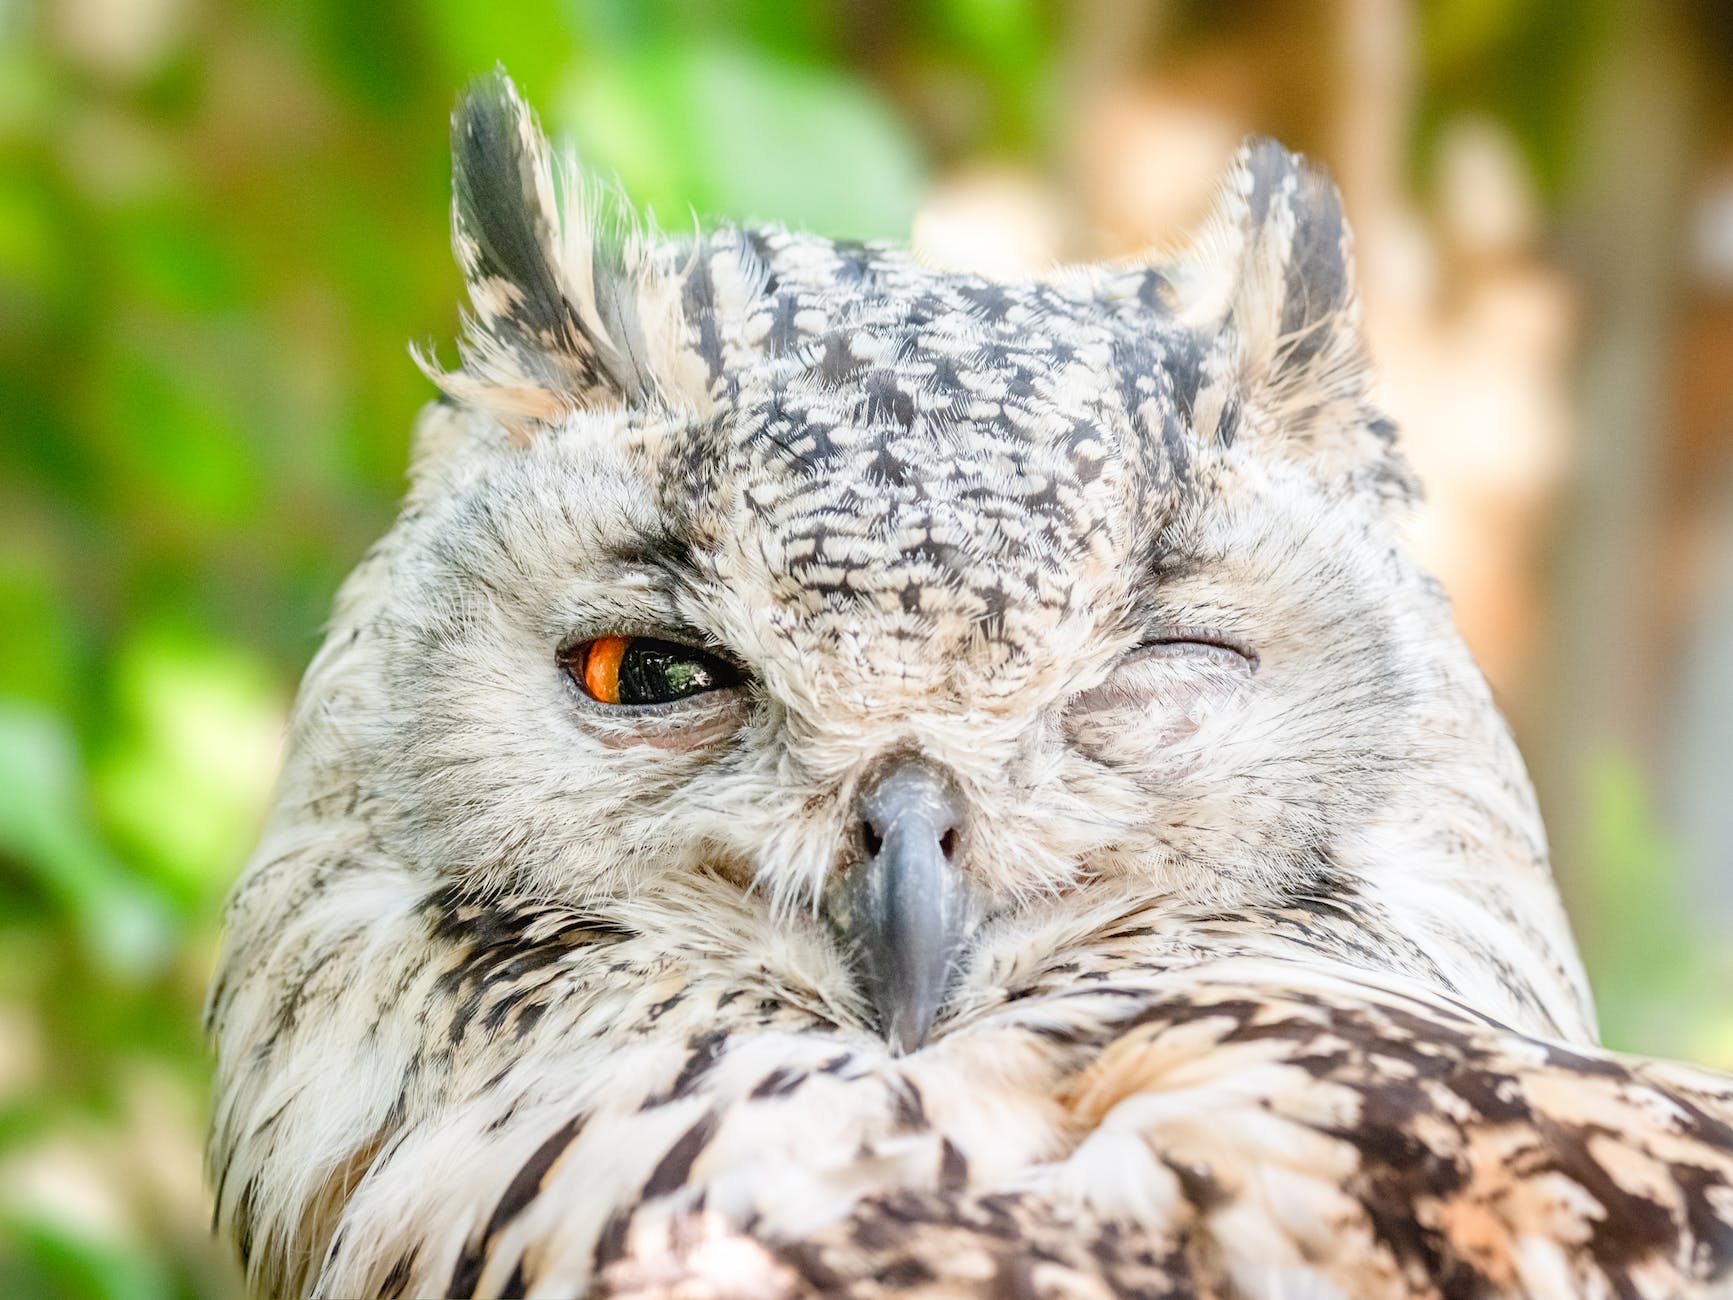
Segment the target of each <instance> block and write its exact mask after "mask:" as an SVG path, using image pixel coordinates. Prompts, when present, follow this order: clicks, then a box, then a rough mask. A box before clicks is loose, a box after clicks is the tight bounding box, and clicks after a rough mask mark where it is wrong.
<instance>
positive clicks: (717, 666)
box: [620, 638, 731, 704]
mask: <svg viewBox="0 0 1733 1300" xmlns="http://www.w3.org/2000/svg"><path fill="white" fill-rule="evenodd" d="M730 680H731V675H730V674H729V673H728V671H727V669H726V667H725V665H723V664H721V663H720V662H718V661H717V660H715V659H712V658H711V657H710V656H709V655H706V654H703V653H701V652H699V651H697V650H694V649H692V647H691V646H683V645H674V644H673V643H671V642H668V641H652V640H650V639H648V638H641V639H639V640H636V641H633V642H632V644H631V645H630V646H628V647H627V648H626V653H625V654H624V655H622V656H621V658H620V703H621V704H666V703H667V702H668V701H670V700H682V699H685V698H686V697H687V696H688V695H697V694H698V693H699V692H700V691H712V690H715V689H716V688H717V687H718V686H726V685H728V684H729V682H730Z"/></svg>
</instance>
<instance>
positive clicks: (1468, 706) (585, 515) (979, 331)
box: [210, 78, 1733, 1297]
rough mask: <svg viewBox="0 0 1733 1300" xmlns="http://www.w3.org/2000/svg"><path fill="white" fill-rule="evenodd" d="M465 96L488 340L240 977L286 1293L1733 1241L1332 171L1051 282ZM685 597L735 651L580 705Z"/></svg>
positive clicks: (1101, 1279) (343, 683) (390, 549)
mask: <svg viewBox="0 0 1733 1300" xmlns="http://www.w3.org/2000/svg"><path fill="white" fill-rule="evenodd" d="M455 139H456V149H455V161H456V171H457V180H456V195H457V200H456V207H455V219H454V239H455V243H456V246H457V250H458V256H459V260H460V262H461V264H462V266H463V269H464V271H465V274H466V277H467V279H468V281H469V285H470V296H471V309H472V316H471V319H470V321H469V323H468V329H469V333H468V338H467V339H466V342H465V344H464V348H463V367H462V369H461V370H459V371H457V372H455V373H453V374H450V375H443V376H440V377H439V379H440V382H441V385H442V387H443V388H444V390H445V392H446V394H447V397H446V399H445V400H444V401H443V402H441V403H439V404H437V405H435V406H433V407H431V408H430V409H429V411H428V412H427V414H426V415H425V416H424V417H423V420H422V425H421V429H420V431H419V435H418V439H417V452H416V462H415V466H414V469H413V472H412V484H411V488H410V492H409V495H408V499H407V501H406V504H405V507H404V511H403V514H402V515H401V517H400V518H399V520H398V521H397V523H396V524H395V526H394V527H393V528H392V530H391V532H390V533H389V534H388V535H387V537H386V538H385V539H384V540H383V541H382V542H381V543H380V544H379V545H378V546H377V547H376V548H375V549H374V551H373V552H372V553H370V555H369V556H368V557H367V559H366V560H364V561H363V563H362V564H361V566H360V567H359V569H358V570H357V571H356V573H355V575H354V576H353V577H352V578H351V579H350V581H349V583H348V584H347V585H346V586H345V588H344V591H343V593H342V595H341V596H340V597H339V600H338V604H337V609H336V612H335V615H334V617H333V620H332V625H331V629H330V632H329V636H328V639H327V642H326V644H325V647H324V648H323V649H322V651H321V652H320V654H319V656H318V658H317V659H316V660H315V662H314V664H313V666H312V668H311V669H310V670H309V673H308V676H307V680H306V682H305V684H304V686H303V689H302V695H301V700H300V704H299V706H298V710H297V716H296V721H295V726H294V732H293V736H292V744H291V753H290V758H289V762H288V767H287V770H286V773H285V776H284V780H283V785H282V789H281V793H280V795H279V798H278V804H277V808H276V811H275V814H274V816H273V819H272V822H271V825H270V826H269V828H268V829H267V832H266V834H265V837H264V840H263V842H262V844H261V845H260V848H259V850H258V853H257V855H256V856H255V859H254V861H253V863H252V865H251V866H250V867H249V869H248V871H247V874H246V875H245V877H244V878H243V880H242V881H241V883H240V885H239V886H238V887H237V890H236V892H235V895H234V898H233V900H232V902H231V905H230V913H229V936H228V942H227V946H226V949H225V952H224V957H223V961H222V965H221V968H220V970H219V973H218V977H217V981H216V985H215V987H214V989H213V993H212V999H211V1011H210V1022H211V1027H212V1033H213V1036H214V1038H215V1040H216V1043H217V1047H218V1052H219V1057H220V1066H219V1078H218V1104H217V1114H216V1123H215V1130H214V1136H213V1142H212V1163H213V1168H214V1171H215V1174H216V1178H217V1185H218V1186H217V1214H218V1218H219V1221H220V1222H221V1223H222V1224H223V1225H224V1226H225V1227H226V1229H227V1230H228V1231H230V1232H231V1233H232V1234H233V1235H234V1236H235V1238H236V1240H237V1242H238V1243H239V1245H240V1248H241V1251H242V1253H243V1255H244V1256H245V1257H246V1259H247V1263H248V1270H249V1276H250V1278H251V1279H252V1283H253V1285H254V1286H255V1288H256V1289H257V1290H258V1291H260V1292H261V1293H266V1294H316V1295H321V1296H361V1295H368V1296H372V1295H397V1296H408V1295H433V1294H463V1295H468V1294H476V1295H495V1296H504V1295H536V1296H573V1295H578V1294H582V1293H585V1292H586V1290H591V1289H593V1290H594V1291H595V1292H596V1293H598V1294H607V1293H612V1294H616V1295H622V1296H624V1295H634V1296H643V1297H647V1296H651V1295H666V1296H673V1295H691V1296H699V1295H706V1296H720V1295H725V1294H737V1295H758V1294H767V1295H775V1294H782V1295H789V1296H795V1295H809V1294H834V1295H858V1296H870V1295H887V1296H889V1295H923V1294H924V1295H951V1294H964V1295H967V1294H980V1295H1000V1294H1007V1295H1077V1296H1091V1295H1108V1294H1147V1295H1211V1296H1215V1295H1219V1296H1230V1295H1245V1296H1256V1295H1320V1296H1322V1295H1347V1296H1360V1295H1365V1296H1382V1295H1392V1296H1430V1295H1483V1294H1485V1295H1499V1294H1503V1295H1537V1296H1550V1295H1558V1296H1565V1295H1578V1294H1582V1295H1608V1296H1613V1295H1641V1296H1670V1295H1681V1294H1684V1295H1689V1294H1709V1293H1713V1289H1714V1288H1716V1287H1720V1288H1722V1289H1725V1288H1726V1287H1727V1286H1728V1285H1729V1283H1728V1281H1727V1279H1728V1277H1729V1269H1730V1268H1733V1130H1730V1129H1729V1123H1730V1122H1733V1095H1730V1092H1729V1087H1730V1085H1729V1084H1728V1083H1727V1081H1725V1080H1720V1079H1716V1078H1712V1077H1709V1076H1707V1075H1703V1074H1700V1073H1696V1072H1692V1071H1690V1070H1687V1069H1684V1068H1683V1067H1675V1066H1666V1065H1661V1064H1656V1063H1645V1062H1632V1061H1627V1060H1622V1059H1620V1058H1615V1057H1612V1056H1610V1055H1608V1054H1606V1053H1604V1052H1602V1051H1600V1050H1599V1049H1598V1048H1597V1047H1596V1046H1595V1045H1594V1029H1593V1021H1592V1013H1591V1010H1590V1008H1589V1003H1588V998H1587V993H1586V989H1585V986H1584V983H1583V979H1582V974H1581V970H1580V967H1579V964H1578V962H1577V958H1576V954H1575V951H1574V947H1573V945H1572V942H1571V939H1570V936H1569V933H1568V929H1567V928H1566V925H1565V922H1564V918H1563V914H1562V911H1561V909H1560V908H1559V905H1558V900H1557V898H1556V895H1555V893H1554V890H1553V887H1552V883H1551V880H1550V876H1549V873H1548V869H1547V865H1546V855H1545V844H1544V837H1543V834H1542V831H1541V828H1540V825H1539V821H1538V818H1537V815H1536V813H1535V809H1534V806H1533V800H1532V796H1531V794H1530V791H1529V787H1528V783H1527V780H1526V777H1525V776H1524V774H1523V770H1522V766H1521V762H1520V759H1519V758H1518V757H1517V755H1516V752H1515V749H1514V747H1513V746H1512V744H1511V742H1510V739H1509V737H1508V734H1507V733H1506V731H1505V729H1504V727H1503V724H1502V722H1501V721H1500V720H1499V718H1498V716H1497V714H1496V712H1495V710H1494V709H1493V706H1492V703H1491V701H1490V699H1489V697H1488V695H1487V692H1486V689H1485V686H1484V683H1483V682H1482V681H1481V679H1480V677H1479V675H1478V673H1477V672H1476V671H1475V670H1474V667H1473V665H1472V663H1471V661H1470V660H1469V658H1468V656H1467V653H1466V651H1465V650H1464V648H1463V647H1462V645H1461V642H1460V640H1459V639H1458V637H1457V636H1456V633H1455V631H1454V629H1453V627H1452V625H1451V622H1450V616H1449V611H1448V608H1447V606H1446V603H1445V601H1444V599H1443V597H1442V595H1441V593H1440V592H1439V590H1438V588H1437V585H1436V584H1435V583H1434V582H1433V581H1432V580H1431V579H1430V578H1429V577H1428V576H1427V575H1426V574H1425V573H1424V572H1423V571H1422V570H1420V569H1419V567H1418V566H1417V564H1416V563H1415V561H1414V560H1413V559H1412V558H1411V557H1410V556H1409V555H1408V553H1407V551H1406V549H1405V548H1404V546H1403V544H1402V540H1401V525H1402V518H1403V514H1404V511H1405V508H1406V507H1407V505H1408V503H1409V501H1410V499H1411V497H1412V495H1413V484H1412V480H1411V477H1410V475H1409V473H1408V471H1407V469H1406V468H1405V466H1404V464H1403V462H1402V460H1401V458H1400V455H1399V453H1398V452H1397V450H1396V447H1395V443H1394V431H1393V430H1392V428H1391V426H1390V425H1389V423H1388V422H1387V421H1385V420H1383V419H1382V417H1381V416H1380V415H1379V414H1378V413H1377V411H1376V409H1375V407H1374V405H1373V403H1372V401H1371V399H1370V396H1369V391H1368V387H1369V381H1368V378H1367V375H1366V371H1365V365H1364V359H1363V356H1362V353H1361V350H1360V344H1359V336H1358V324H1357V317H1356V309H1355V305H1354V297H1353V293H1352V287H1351V277H1350V271H1349V260H1348V236H1347V230H1346V227H1345V225H1344V224H1343V222H1342V219H1341V214H1340V211H1339V208H1338V204H1337V200H1336V197H1335V192H1334V190H1333V189H1332V188H1331V186H1330V185H1329V183H1328V182H1327V181H1326V180H1324V179H1323V178H1321V177H1320V176H1319V175H1318V174H1317V173H1315V172H1314V171H1312V170H1310V169H1308V168H1307V167H1306V166H1305V165H1304V164H1302V163H1301V162H1300V161H1299V160H1298V159H1296V158H1294V157H1293V156H1292V155H1290V154H1288V153H1286V152H1285V151H1283V150H1281V149H1280V148H1279V147H1277V146H1275V145H1273V144H1269V143H1254V144H1252V145H1249V146H1248V147H1247V148H1246V149H1245V150H1244V151H1242V153H1241V155H1240V157H1239V159H1238V160H1237V161H1236V164H1235V167H1234V170H1233V172H1232V174H1231V176H1230V179H1229V182H1228V184H1227V186H1226V188H1225V190H1224V194H1223V198H1222V200H1221V203H1220V206H1219V211H1218V214H1217V217H1216V219H1215V221H1214V222H1213V224H1212V225H1211V227H1210V228H1209V230H1208V231H1207V232H1206V233H1205V234H1204V235H1203V236H1201V237H1200V238H1199V240H1198V241H1197V243H1196V245H1195V246H1194V247H1193V249H1192V250H1191V251H1190V252H1188V253H1187V254H1186V255H1184V256H1183V257H1181V258H1179V259H1177V260H1176V261H1174V262H1172V263H1168V264H1163V265H1154V266H1116V267H1103V268H1080V269H1073V270H1066V271H1061V272H1057V273H1055V274H1054V275H1053V276H1052V277H1049V278H1048V279H1046V280H1043V281H1041V282H1038V283H1033V284H1025V285H1000V284H993V283H989V282H987V281H983V280H979V279H975V278H971V277H965V276H953V275H946V274H943V273H939V272H936V271H932V270H929V269H927V268H924V267H922V266H920V265H919V264H917V263H915V262H914V261H912V260H911V259H910V258H909V257H908V255H907V254H906V253H903V252H901V251H899V250H897V249H895V248H891V247H887V246H877V245H870V246H861V245H849V244H838V243H833V242H831V241H827V240H823V239H820V238H817V237H814V236H809V235H802V234H791V233H788V232H785V231H780V230H774V229H750V230H741V229H720V230H716V231H712V232H709V233H707V234H704V235H702V236H700V237H694V238H690V239H686V240H671V239H658V238H655V237H652V236H650V235H648V234H644V233H642V232H634V231H633V230H632V228H631V226H630V224H629V223H627V222H624V221H623V220H619V219H603V218H600V217H598V216H597V215H596V213H597V212H598V211H599V210H600V209H599V208H598V206H597V205H596V204H595V203H594V202H593V201H590V200H588V199H586V197H585V195H586V191H585V187H584V186H583V185H582V184H581V183H580V182H579V181H578V180H577V179H576V176H577V173H576V172H575V171H574V170H571V169H569V168H567V169H563V170H562V169H560V168H557V167H556V166H555V165H554V163H553V162H552V160H551V159H550V156H549V153H548V149H547V146H546V144H545V142H544V141H543V139H542V137H541V135H540V133H539V131H538V130H537V129H536V127H535V124H534V121H533V119H532V118H531V117H530V115H529V114H528V112H527V110H525V109H524V108H523V107H522V105H521V104H520V103H519V102H518V101H517V99H516V97H515V95H514V94H513V93H512V92H511V90H510V87H509V84H508V83H505V82H504V80H503V78H501V79H496V80H494V81H490V82H487V83H484V84H483V85H481V86H479V87H478V88H477V89H476V90H475V91H473V92H472V93H471V95H470V97H469V98H468V99H466V101H465V103H464V105H463V106H462V107H461V108H460V110H459V113H458V116H457V120H456V123H455ZM627 637H638V638H645V637H648V638H656V639H657V641H658V643H659V644H668V643H676V644H678V645H684V646H688V647H692V648H693V649H692V653H693V654H694V655H702V656H709V657H708V658H705V659H703V660H702V662H703V663H709V664H711V665H712V666H714V667H715V669H716V676H715V680H714V682H711V680H710V679H709V678H706V679H704V685H705V686H706V689H698V690H694V691H693V692H692V693H690V694H689V695H685V696H682V697H681V698H678V699H669V700H667V701H666V702H662V703H653V704H643V705H633V706H631V707H615V706H614V705H613V704H610V703H608V702H606V701H604V700H602V699H601V698H600V697H598V696H596V695H595V694H594V692H593V691H591V692H590V693H589V694H586V690H587V687H586V683H587V682H588V678H587V677H586V676H585V673H584V672H579V673H577V674H576V675H574V673H573V671H572V663H573V655H574V653H578V652H580V651H581V650H582V647H584V646H587V645H591V644H593V643H595V642H596V639H598V638H601V639H604V640H606V639H609V638H612V639H613V640H614V641H619V640H620V639H621V638H627ZM574 647H575V648H576V649H574ZM695 662H696V661H695ZM586 671H587V670H586ZM711 685H714V687H715V688H714V689H708V687H709V686H711ZM911 828H912V829H911ZM910 882H913V884H911V883H910ZM915 886H918V888H916V887H915Z"/></svg>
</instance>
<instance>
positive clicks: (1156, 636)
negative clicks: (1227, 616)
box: [1132, 624, 1259, 672]
mask: <svg viewBox="0 0 1733 1300" xmlns="http://www.w3.org/2000/svg"><path fill="white" fill-rule="evenodd" d="M1184 645H1199V646H1211V647H1213V648H1214V649H1217V650H1225V651H1227V652H1228V653H1230V654H1236V655H1238V656H1239V657H1240V658H1241V659H1244V660H1245V661H1246V664H1247V666H1248V667H1249V668H1251V669H1252V671H1254V672H1256V671H1257V667H1258V663H1259V656H1258V652H1257V651H1256V650H1254V649H1252V647H1251V646H1249V645H1247V644H1246V643H1245V642H1244V641H1242V640H1240V639H1239V638H1238V637H1236V636H1232V635H1230V634H1228V633H1226V632H1223V631H1222V630H1221V629H1220V628H1214V627H1201V626H1193V625H1190V624H1181V625H1179V626H1175V627H1164V628H1161V629H1159V630H1158V631H1156V632H1154V633H1152V634H1151V635H1149V636H1146V637H1145V638H1144V639H1143V640H1142V641H1140V642H1139V643H1138V644H1137V646H1136V647H1135V649H1134V650H1133V651H1132V653H1133V654H1135V653H1136V652H1137V651H1138V650H1144V649H1150V648H1153V647H1157V646H1184Z"/></svg>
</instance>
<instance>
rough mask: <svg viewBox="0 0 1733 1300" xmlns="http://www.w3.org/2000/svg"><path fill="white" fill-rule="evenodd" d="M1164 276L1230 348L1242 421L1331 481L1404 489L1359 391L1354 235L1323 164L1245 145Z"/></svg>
mask: <svg viewBox="0 0 1733 1300" xmlns="http://www.w3.org/2000/svg"><path fill="white" fill-rule="evenodd" d="M1169 278H1170V281H1171V283H1172V287H1173V290H1174V292H1175V295H1176V297H1177V299H1178V301H1177V303H1176V306H1177V309H1178V311H1179V313H1180V315H1181V316H1182V318H1183V319H1185V320H1187V321H1188V323H1190V324H1191V325H1192V326H1193V327H1194V328H1196V329H1198V330H1199V331H1200V332H1202V333H1211V334H1214V335H1215V336H1216V338H1217V341H1218V344H1219V345H1220V346H1221V347H1222V348H1223V349H1225V350H1226V352H1227V353H1228V364H1227V366H1226V367H1225V368H1226V369H1227V370H1228V371H1229V372H1230V373H1231V375H1232V379H1233V382H1234V385H1235V387H1236V388H1237V390H1238V392H1239V394H1240V396H1241V397H1242V398H1243V400H1244V403H1245V406H1246V409H1247V411H1248V413H1249V414H1251V415H1252V417H1253V419H1252V421H1251V422H1250V423H1252V424H1253V425H1254V426H1257V427H1258V428H1261V430H1262V432H1263V433H1264V435H1265V436H1266V437H1267V438H1270V439H1272V440H1273V441H1275V442H1276V443H1278V444H1279V445H1280V446H1281V448H1282V449H1283V450H1284V451H1285V452H1286V453H1287V454H1289V455H1293V456H1296V457H1297V458H1299V457H1303V458H1306V459H1310V460H1314V461H1317V462H1320V463H1321V466H1320V467H1322V468H1325V469H1326V470H1327V472H1329V473H1331V474H1332V475H1334V474H1345V475H1347V476H1349V477H1351V478H1352V479H1354V480H1355V481H1357V482H1358V481H1364V480H1367V479H1370V480H1371V481H1373V482H1374V483H1375V484H1376V486H1377V488H1378V490H1379V491H1380V493H1381V494H1384V495H1396V496H1401V497H1407V496H1408V495H1410V494H1411V493H1412V490H1413V488H1412V480H1411V478H1410V476H1409V472H1408V470H1407V467H1406V466H1405V465H1404V464H1403V462H1402V460H1401V457H1400V456H1399V454H1398V453H1397V452H1396V450H1395V447H1394V445H1393V441H1394V435H1393V426H1392V425H1391V424H1390V422H1389V421H1388V420H1386V419H1384V418H1383V417H1382V415H1381V414H1380V413H1379V412H1378V411H1377V410H1376V409H1374V407H1373V406H1372V404H1371V401H1370V399H1369V396H1368V390H1369V388H1370V380H1371V373H1370V365H1369V359H1368V357H1367V354H1366V348H1365V344H1364V341H1363V339H1362V336H1361V330H1360V304H1359V299H1358V297H1357V296H1356V294H1355V291H1354V263H1353V233H1352V231H1351V230H1350V228H1349V226H1348V222H1347V219H1346V218H1345V217H1344V216H1343V213H1342V199H1341V195H1340V194H1339V193H1338V191H1337V189H1336V186H1335V184H1334V183H1333V182H1332V181H1331V180H1330V178H1329V176H1328V175H1327V174H1326V173H1325V172H1324V171H1323V170H1322V169H1321V168H1319V167H1317V166H1314V165H1313V164H1311V163H1309V162H1307V161H1306V160H1305V159H1304V158H1302V157H1300V156H1299V155H1298V154H1294V153H1291V152H1289V151H1288V150H1287V149H1285V148H1283V147H1282V146H1281V145H1280V144H1278V143H1276V142H1275V141H1274V140H1268V139H1262V138H1254V139H1250V140H1248V141H1246V142H1245V143H1244V144H1243V145H1241V146H1240V149H1239V152H1238V153H1237V154H1236V155H1235V158H1234V162H1233V166H1232V168H1231V169H1230V170H1229V172H1228V176H1227V180H1226V181H1225V183H1224V184H1223V187H1222V190H1221V193H1220V196H1219V197H1218V199H1217V201H1216V207H1215V212H1214V214H1213V215H1212V217H1211V219H1210V223H1209V225H1208V226H1207V227H1206V228H1205V230H1204V232H1203V234H1202V235H1201V236H1199V238H1198V239H1197V240H1196V241H1195V243H1194V244H1193V246H1192V248H1191V250H1190V251H1189V253H1188V254H1187V255H1186V256H1185V257H1184V258H1182V259H1181V261H1180V263H1179V264H1178V265H1176V266H1175V267H1174V268H1173V269H1172V271H1171V272H1170V273H1169Z"/></svg>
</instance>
